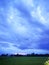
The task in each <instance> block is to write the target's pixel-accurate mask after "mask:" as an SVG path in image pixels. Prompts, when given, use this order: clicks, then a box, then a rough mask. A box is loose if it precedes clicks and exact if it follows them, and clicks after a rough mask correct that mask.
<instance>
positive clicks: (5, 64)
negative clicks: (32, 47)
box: [0, 57, 48, 65]
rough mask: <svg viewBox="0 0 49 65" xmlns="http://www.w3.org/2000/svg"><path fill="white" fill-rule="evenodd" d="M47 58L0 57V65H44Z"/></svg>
mask: <svg viewBox="0 0 49 65" xmlns="http://www.w3.org/2000/svg"><path fill="white" fill-rule="evenodd" d="M47 60H48V57H0V65H44V63H45V62H46V61H47Z"/></svg>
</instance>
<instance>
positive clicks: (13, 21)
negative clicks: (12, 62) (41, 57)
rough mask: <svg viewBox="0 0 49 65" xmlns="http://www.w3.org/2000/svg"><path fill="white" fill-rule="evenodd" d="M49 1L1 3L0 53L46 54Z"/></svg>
mask: <svg viewBox="0 0 49 65" xmlns="http://www.w3.org/2000/svg"><path fill="white" fill-rule="evenodd" d="M48 2H49V1H48V0H0V54H2V53H8V54H11V53H12V54H17V53H20V54H27V53H38V54H39V53H42V54H44V53H49V3H48Z"/></svg>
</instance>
